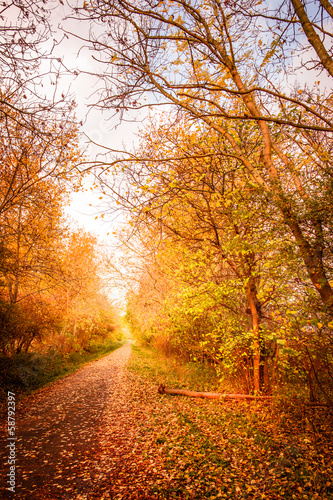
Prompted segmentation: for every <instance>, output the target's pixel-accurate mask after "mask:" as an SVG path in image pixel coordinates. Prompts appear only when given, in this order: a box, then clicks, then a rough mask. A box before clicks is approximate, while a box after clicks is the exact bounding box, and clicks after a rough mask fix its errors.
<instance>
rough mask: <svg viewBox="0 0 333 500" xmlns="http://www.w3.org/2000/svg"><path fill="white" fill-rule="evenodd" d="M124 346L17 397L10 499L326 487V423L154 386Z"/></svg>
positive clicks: (300, 491)
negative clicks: (131, 364)
mask: <svg viewBox="0 0 333 500" xmlns="http://www.w3.org/2000/svg"><path fill="white" fill-rule="evenodd" d="M130 355H131V347H130V344H127V345H125V346H123V347H122V348H120V349H118V350H117V351H114V352H113V353H111V354H110V355H108V356H106V357H104V358H103V359H101V360H99V361H97V362H92V363H89V364H88V365H86V366H85V367H83V368H81V369H80V370H79V371H78V372H76V373H75V374H72V375H70V376H68V377H65V378H64V379H62V380H60V381H57V382H56V383H54V384H52V385H51V386H49V387H47V388H44V389H42V390H40V391H38V392H37V393H35V394H34V395H33V396H30V397H28V398H26V399H24V400H22V401H21V402H20V404H19V413H18V417H17V426H18V432H17V434H18V436H19V439H18V443H17V450H18V462H17V487H16V491H17V492H18V494H19V498H20V499H22V500H24V499H30V498H31V499H34V500H58V499H59V500H60V499H78V500H89V499H93V498H94V499H105V500H157V499H158V500H163V499H165V500H166V499H188V500H190V499H197V500H202V499H205V498H208V499H211V500H215V499H219V498H227V499H270V500H279V499H281V500H282V499H305V500H312V499H318V500H328V499H331V498H333V481H332V477H333V460H332V456H333V447H332V439H331V433H330V430H329V429H326V430H325V431H321V432H316V430H315V429H314V428H313V427H312V428H311V430H309V429H308V428H307V427H306V426H301V427H300V420H299V419H297V418H296V417H295V416H291V417H290V415H289V416H288V415H284V414H283V412H282V411H281V410H277V408H276V407H274V405H271V404H258V403H255V402H240V401H237V402H234V401H229V402H223V401H218V400H213V401H211V400H201V399H192V398H191V399H190V398H184V397H178V396H168V395H160V394H158V393H157V386H158V381H157V380H155V376H154V373H153V372H151V373H148V374H147V372H142V373H141V374H140V373H138V371H137V370H136V371H133V370H128V369H127V367H126V366H127V363H128V360H129V357H130ZM2 458H3V457H2ZM4 498H8V496H4Z"/></svg>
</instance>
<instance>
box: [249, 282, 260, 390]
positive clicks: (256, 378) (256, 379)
mask: <svg viewBox="0 0 333 500" xmlns="http://www.w3.org/2000/svg"><path fill="white" fill-rule="evenodd" d="M246 296H247V300H248V303H249V306H250V311H251V317H252V331H253V345H252V348H253V386H254V394H255V395H258V394H259V392H260V320H261V304H260V302H259V300H258V298H257V289H256V285H255V283H254V279H253V277H250V278H249V281H248V283H247V286H246Z"/></svg>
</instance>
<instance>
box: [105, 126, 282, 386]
mask: <svg viewBox="0 0 333 500" xmlns="http://www.w3.org/2000/svg"><path fill="white" fill-rule="evenodd" d="M154 125H155V126H154ZM240 127H241V126H240ZM239 134H240V135H241V134H244V136H246V138H247V147H248V149H249V150H252V149H253V148H254V147H255V144H256V134H255V130H251V129H250V128H249V127H247V128H246V130H243V131H239ZM141 150H142V151H138V152H137V157H140V156H141V157H142V156H143V151H144V152H145V155H146V158H147V159H146V160H145V161H144V162H141V163H140V165H137V164H129V165H127V166H126V167H124V173H123V174H122V189H123V191H122V193H123V194H122V196H120V194H119V191H118V189H117V188H113V187H112V184H111V185H110V183H109V177H108V176H107V175H105V176H104V177H103V178H102V183H103V184H102V186H103V190H104V191H105V192H107V188H109V189H110V188H111V189H115V194H116V195H117V194H118V203H120V204H121V205H122V207H123V208H124V209H127V210H129V212H130V213H131V216H130V225H131V226H132V229H131V233H132V235H131V238H133V235H136V237H138V238H139V240H140V241H141V242H142V243H141V244H143V245H144V248H145V251H142V252H140V254H141V255H142V257H141V260H143V261H144V262H145V270H144V271H142V274H141V275H142V276H143V279H148V283H151V279H149V276H151V274H152V273H153V271H152V268H157V269H158V268H159V267H162V269H164V274H165V273H166V274H167V275H169V276H171V277H174V278H175V277H176V278H177V279H178V280H180V282H181V283H182V285H181V286H182V287H185V288H184V290H186V288H187V289H188V290H190V292H188V293H189V295H190V296H193V297H196V296H198V297H200V299H199V303H198V306H195V307H196V309H195V311H196V312H195V313H194V317H195V316H198V315H199V316H200V314H201V313H200V310H202V311H205V307H204V306H203V303H204V296H207V307H208V309H209V310H210V311H212V310H214V309H215V308H216V309H219V310H220V311H224V319H225V323H226V322H227V321H226V317H227V316H228V315H229V316H231V315H233V317H234V319H233V325H234V326H235V319H236V318H237V316H238V317H243V320H242V327H241V328H243V331H244V333H245V335H247V337H248V339H249V337H250V336H251V335H252V340H251V343H250V344H249V345H250V347H249V349H250V350H251V351H252V353H253V355H251V356H249V357H251V358H253V372H254V377H253V378H254V389H255V391H257V392H258V391H259V390H260V387H263V385H264V383H265V384H266V387H267V386H268V379H267V376H266V377H265V376H264V374H265V373H266V375H267V361H268V357H267V352H268V351H267V349H265V339H264V336H263V331H264V330H263V323H265V320H264V318H266V320H267V319H269V316H270V313H268V317H267V311H269V310H270V305H271V301H273V300H274V301H276V300H277V299H278V297H279V293H281V287H283V285H282V283H280V285H277V283H279V281H280V280H279V276H280V275H281V271H282V268H283V269H284V271H285V272H286V274H287V273H288V271H287V269H286V267H285V265H284V264H283V259H282V257H281V252H282V251H283V248H284V246H285V245H284V243H283V242H284V239H285V237H286V234H285V233H284V231H283V227H282V228H281V224H280V221H279V217H278V216H276V214H275V213H274V210H273V208H272V207H267V206H266V204H265V199H264V196H263V194H261V195H260V194H259V193H258V192H257V190H256V189H254V186H253V182H251V179H250V178H249V176H248V174H247V172H246V171H244V170H241V169H240V165H239V164H238V161H237V159H232V158H227V156H226V154H225V152H226V151H225V146H224V143H223V142H221V141H220V138H219V136H218V134H212V132H211V131H210V130H209V129H204V128H203V127H192V128H191V129H190V128H189V127H188V126H187V127H186V121H185V119H184V120H180V121H179V122H178V123H176V124H170V122H166V123H163V124H161V123H159V124H153V125H152V126H151V127H150V128H148V129H147V131H145V133H144V134H143V144H142V146H141ZM148 157H149V158H150V159H149V160H148ZM124 178H126V180H127V181H126V182H124ZM133 186H134V187H135V189H133ZM152 242H155V246H154V244H153V243H152ZM133 245H134V243H133V242H132V246H133ZM136 246H138V245H137V244H136ZM152 248H155V253H156V259H157V262H158V264H157V267H156V266H154V265H152V262H151V259H147V257H146V256H147V254H148V255H150V252H151V249H152ZM181 256H182V257H181ZM154 275H156V271H154ZM155 281H156V282H157V283H158V285H157V287H156V290H158V288H160V287H161V282H163V280H162V278H160V279H158V278H156V280H155ZM140 287H142V283H140ZM172 290H173V292H172V293H173V294H176V295H177V286H174V287H172ZM174 290H176V291H174ZM170 293H171V292H167V296H168V295H170ZM186 294H187V292H186V291H184V297H183V299H182V300H181V302H182V303H187V304H188V303H189V301H188V300H187V299H186ZM142 295H144V296H145V297H147V292H145V294H143V292H142ZM148 296H149V294H148ZM142 300H144V302H147V299H142ZM159 301H160V302H162V303H165V298H161V296H160V299H159ZM155 302H157V301H155ZM193 307H194V306H193V305H192V306H191V307H189V310H194V309H193ZM174 308H175V305H174V304H173V307H171V308H170V310H172V309H174ZM202 308H203V309H202ZM180 309H181V307H179V306H177V311H178V313H180ZM158 314H160V315H161V309H160V308H158ZM170 314H171V315H172V313H170ZM181 314H182V317H183V318H184V314H183V313H181ZM148 317H149V315H148V314H145V318H148ZM185 317H186V315H185ZM249 319H251V320H250V321H249ZM153 322H154V323H155V324H156V321H155V320H154V319H153ZM245 325H246V326H245ZM234 326H233V327H231V330H230V332H229V333H228V334H226V335H229V340H230V338H231V336H232V333H231V332H232V328H234ZM177 329H178V331H179V327H177ZM236 330H237V331H239V330H240V328H239V325H238V326H236V327H235V330H234V331H236ZM224 331H225V332H227V328H226V327H225V328H224ZM250 331H251V332H252V333H251V335H250V334H249V332H250ZM205 342H206V341H205ZM265 352H266V354H265ZM264 379H265V382H264Z"/></svg>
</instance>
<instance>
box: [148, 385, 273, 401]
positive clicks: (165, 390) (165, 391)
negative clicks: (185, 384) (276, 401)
mask: <svg viewBox="0 0 333 500" xmlns="http://www.w3.org/2000/svg"><path fill="white" fill-rule="evenodd" d="M158 392H159V393H160V394H178V395H180V396H189V397H192V398H209V399H219V398H222V399H272V398H273V396H252V395H250V394H221V393H219V392H196V391H186V390H183V389H169V388H168V387H165V386H164V385H163V384H160V385H159V386H158Z"/></svg>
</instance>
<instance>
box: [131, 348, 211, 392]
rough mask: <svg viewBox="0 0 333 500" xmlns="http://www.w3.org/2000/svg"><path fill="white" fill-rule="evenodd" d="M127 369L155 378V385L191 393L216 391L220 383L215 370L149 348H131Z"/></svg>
mask: <svg viewBox="0 0 333 500" xmlns="http://www.w3.org/2000/svg"><path fill="white" fill-rule="evenodd" d="M132 350H133V356H132V358H131V360H130V363H129V369H130V370H132V371H133V372H137V373H140V374H141V375H144V376H148V377H152V378H155V381H156V383H157V384H163V385H165V386H167V387H171V388H177V389H188V390H193V391H217V390H219V389H220V382H219V380H218V378H217V375H216V373H215V370H214V369H213V368H212V367H211V366H209V365H208V364H201V363H195V362H187V363H186V362H184V361H182V360H180V359H178V358H172V357H167V356H165V355H164V354H163V353H160V352H158V351H157V350H155V349H153V348H150V347H142V346H138V345H135V344H134V345H133V346H132Z"/></svg>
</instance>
